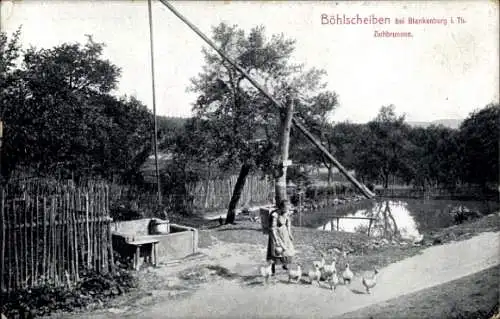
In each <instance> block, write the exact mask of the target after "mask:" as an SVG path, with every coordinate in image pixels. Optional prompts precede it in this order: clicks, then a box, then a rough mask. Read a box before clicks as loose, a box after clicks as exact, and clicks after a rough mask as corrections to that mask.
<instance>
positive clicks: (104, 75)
mask: <svg viewBox="0 0 500 319" xmlns="http://www.w3.org/2000/svg"><path fill="white" fill-rule="evenodd" d="M103 48H104V44H102V43H96V42H94V41H93V40H92V37H90V36H88V38H87V43H85V44H84V45H81V44H78V43H74V44H68V43H65V44H62V45H59V46H56V47H54V48H51V49H36V48H33V47H32V48H29V49H28V50H27V51H26V52H24V54H23V59H22V63H21V64H20V66H19V67H18V68H16V69H15V71H14V72H13V73H14V74H15V75H16V77H17V81H15V82H14V84H13V85H11V87H10V89H9V91H8V92H7V93H6V94H5V97H6V99H5V100H4V101H6V102H5V103H3V104H2V109H1V117H2V118H3V119H4V120H5V127H6V134H5V135H6V136H5V151H4V152H3V162H4V163H7V164H8V165H4V166H3V168H5V169H3V171H2V174H3V176H4V177H6V178H8V177H9V176H10V174H11V173H12V172H13V171H14V170H15V169H16V168H21V167H23V168H25V167H31V168H34V169H35V170H36V171H37V172H38V173H40V174H49V173H53V172H54V170H56V171H58V172H59V173H60V174H61V175H66V176H68V177H69V176H73V177H76V178H78V177H80V176H89V175H90V176H92V175H98V176H101V177H105V178H113V177H114V176H116V175H119V176H120V177H127V176H128V177H131V176H132V175H134V174H132V171H133V170H136V169H137V167H138V165H140V164H139V162H141V160H143V159H144V158H145V156H147V153H148V152H149V150H148V147H149V146H148V145H150V124H149V123H150V122H151V120H152V117H151V114H150V112H149V111H148V110H147V108H146V107H145V106H144V105H143V104H142V103H140V102H139V101H138V100H136V99H134V98H132V99H128V98H126V97H123V98H116V97H114V96H112V95H111V91H112V90H113V89H114V88H116V85H117V82H118V77H119V75H120V69H119V68H118V67H117V66H115V65H114V64H112V63H111V62H110V61H108V60H106V59H104V58H103V56H102V54H103ZM3 55H5V54H3Z"/></svg>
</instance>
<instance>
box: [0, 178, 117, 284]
mask: <svg viewBox="0 0 500 319" xmlns="http://www.w3.org/2000/svg"><path fill="white" fill-rule="evenodd" d="M108 202H109V201H108V189H107V187H97V186H95V187H89V188H86V189H83V188H76V187H74V186H69V187H62V188H59V189H57V190H55V191H50V192H48V191H46V190H44V191H40V189H38V191H36V190H33V189H29V188H28V189H26V188H25V189H24V190H22V191H20V192H13V193H9V190H7V189H2V191H1V198H0V226H1V237H0V240H1V243H0V254H1V255H0V288H1V290H2V292H9V291H14V290H17V289H26V288H29V287H36V286H38V285H41V284H45V283H51V284H55V285H69V286H71V285H72V284H73V283H75V282H77V281H79V279H80V275H81V273H82V271H87V270H94V271H96V272H99V273H106V272H109V271H111V270H112V267H111V266H112V265H113V249H112V245H111V219H110V218H109V214H108V211H109V208H108Z"/></svg>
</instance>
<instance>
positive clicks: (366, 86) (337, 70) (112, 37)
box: [0, 0, 499, 123]
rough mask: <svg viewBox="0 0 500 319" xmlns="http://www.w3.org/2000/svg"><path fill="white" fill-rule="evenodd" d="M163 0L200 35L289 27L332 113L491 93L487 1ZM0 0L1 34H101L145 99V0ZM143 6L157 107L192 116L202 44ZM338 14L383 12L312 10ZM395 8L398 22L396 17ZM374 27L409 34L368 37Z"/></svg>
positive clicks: (493, 11) (123, 82)
mask: <svg viewBox="0 0 500 319" xmlns="http://www.w3.org/2000/svg"><path fill="white" fill-rule="evenodd" d="M171 4H172V5H173V6H174V7H175V8H176V9H177V10H178V11H179V12H180V13H181V14H183V15H184V16H185V17H187V18H188V19H189V20H190V21H191V22H192V23H194V24H195V25H196V26H197V27H198V28H199V29H201V31H202V32H203V33H205V34H206V35H209V36H210V35H211V28H212V26H214V25H217V24H219V23H220V22H227V23H229V24H236V25H238V26H239V27H240V28H242V29H244V30H246V31H249V30H250V29H251V28H252V27H255V26H257V25H263V26H265V28H266V31H267V32H266V33H267V34H268V35H271V34H276V33H283V34H284V35H285V36H286V37H289V38H293V39H295V40H296V50H295V52H294V56H293V59H294V61H296V62H300V63H305V65H306V67H317V68H322V69H325V70H326V71H327V74H328V75H327V77H326V78H325V79H326V80H327V82H328V89H329V90H333V91H335V92H336V93H337V94H338V96H339V106H338V108H337V109H336V110H335V112H334V113H333V116H332V120H333V121H335V122H340V121H346V120H348V121H351V122H355V123H363V122H367V121H369V120H371V119H373V118H374V117H375V116H376V115H377V113H378V111H379V109H380V107H381V106H383V105H389V104H393V105H395V107H396V112H397V113H398V114H406V118H407V120H409V121H433V120H438V119H460V118H465V117H467V116H468V115H469V114H470V112H472V111H474V110H477V109H480V108H482V107H484V106H485V105H487V104H488V103H491V102H498V100H499V93H498V87H499V62H498V57H499V42H498V29H499V25H498V24H499V23H498V21H499V9H498V8H499V6H498V2H497V1H480V0H476V1H421V2H417V1H415V2H412V1H383V2H370V1H363V2H361V1H360V2H344V1H337V2H336V1H328V2H326V1H323V2H320V1H307V2H294V1H293V2H292V1H289V2H288V1H278V2H272V1H215V2H208V1H207V2H204V1H171ZM0 5H1V30H2V31H3V32H7V33H8V34H11V33H12V32H14V31H15V30H16V29H17V28H18V27H19V26H20V25H22V36H21V41H22V44H23V46H24V47H29V46H30V45H32V46H35V47H37V48H50V47H53V46H56V45H59V44H62V43H64V42H70V43H74V42H79V43H84V42H85V41H86V37H85V35H86V34H91V35H92V36H93V39H94V40H95V41H96V42H103V43H105V44H106V48H105V50H104V55H105V57H106V58H108V59H109V60H110V61H111V62H112V63H114V64H116V65H118V66H119V67H120V68H121V69H122V74H121V78H120V80H119V81H120V82H119V88H118V90H117V92H116V93H117V94H120V95H123V94H126V95H129V96H130V95H133V96H136V97H137V98H139V99H140V100H141V101H143V102H144V103H145V104H146V105H148V107H149V108H152V100H153V98H152V89H151V82H152V78H151V64H150V63H151V61H150V58H151V55H150V53H151V52H150V42H149V24H148V21H149V20H148V6H147V1H145V0H134V1H132V0H114V1H69V0H68V1H41V0H23V1H20V0H17V1H5V0H2V1H1V2H0ZM152 14H153V40H154V59H155V87H156V109H157V114H158V115H165V116H181V117H187V116H190V115H191V104H192V102H193V101H194V100H195V99H196V95H195V94H193V93H189V92H187V91H186V88H187V87H188V86H189V83H190V78H192V77H193V76H196V75H197V74H198V73H199V72H201V69H202V66H203V63H204V62H203V56H202V53H201V48H202V47H203V46H207V45H206V44H205V43H204V42H203V40H201V39H200V38H199V37H198V36H197V35H196V34H195V33H194V32H193V31H192V30H190V29H189V28H188V27H187V26H186V25H185V24H184V23H183V22H182V21H181V20H179V19H178V18H177V17H176V16H174V15H173V14H172V13H171V12H170V11H169V10H168V9H167V8H166V7H165V6H164V5H163V4H161V3H160V2H159V1H156V0H153V2H152ZM344 15H345V16H346V17H348V18H352V17H356V16H359V17H360V18H361V19H362V20H363V19H364V18H369V17H371V16H372V17H377V18H383V19H382V20H383V21H388V22H390V23H387V24H380V23H378V24H377V25H374V24H331V23H326V22H329V21H330V20H329V19H322V16H323V17H331V16H334V17H337V16H338V17H340V18H342V17H343V16H344ZM410 17H412V18H416V19H420V18H426V19H432V18H434V19H435V21H440V20H441V22H442V20H443V19H444V20H445V21H446V25H444V24H443V23H434V24H430V23H427V24H418V25H417V24H409V23H408V22H409V18H410ZM458 17H460V18H462V19H459V18H458ZM396 18H398V19H399V20H402V21H404V22H405V23H404V24H396V20H395V19H396ZM452 19H453V23H451V22H452V21H451V20H452ZM334 20H335V19H334ZM335 21H336V20H335ZM356 21H358V20H356ZM378 21H380V20H378ZM464 21H465V22H464ZM459 22H462V23H459ZM375 31H377V32H379V33H380V32H383V31H388V32H406V33H407V32H411V34H412V37H400V38H391V37H375V36H374V35H375Z"/></svg>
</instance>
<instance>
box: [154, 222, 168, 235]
mask: <svg viewBox="0 0 500 319" xmlns="http://www.w3.org/2000/svg"><path fill="white" fill-rule="evenodd" d="M149 232H150V233H151V234H152V235H163V234H169V233H170V221H169V220H158V219H152V220H151V223H150V228H149Z"/></svg>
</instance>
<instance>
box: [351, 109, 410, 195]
mask: <svg viewBox="0 0 500 319" xmlns="http://www.w3.org/2000/svg"><path fill="white" fill-rule="evenodd" d="M409 130H410V128H409V126H408V125H407V124H406V123H405V117H404V116H397V115H396V113H395V107H394V105H389V106H383V107H382V108H381V109H380V111H379V113H378V115H377V117H376V118H375V119H374V120H372V121H370V122H368V124H367V128H366V130H365V132H363V134H366V135H365V136H367V137H369V138H366V139H364V140H363V141H362V143H361V145H360V152H361V153H360V154H359V157H358V161H357V162H356V172H358V173H359V174H361V175H363V176H365V177H368V178H369V179H372V180H373V179H381V180H382V184H383V186H384V188H387V187H388V186H389V181H390V177H395V176H399V177H404V176H405V175H407V174H408V171H409V169H410V167H409V162H408V153H409V151H410V150H411V148H412V145H411V144H410V142H409V140H408V133H409Z"/></svg>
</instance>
